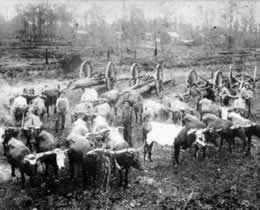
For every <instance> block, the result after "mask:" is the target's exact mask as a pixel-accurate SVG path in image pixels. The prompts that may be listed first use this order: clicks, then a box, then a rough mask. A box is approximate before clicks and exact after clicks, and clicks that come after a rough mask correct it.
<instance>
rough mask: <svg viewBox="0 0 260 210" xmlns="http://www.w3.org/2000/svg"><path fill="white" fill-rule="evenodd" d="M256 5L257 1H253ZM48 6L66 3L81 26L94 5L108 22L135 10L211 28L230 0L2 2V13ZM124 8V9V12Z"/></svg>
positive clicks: (147, 15) (259, 6)
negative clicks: (25, 6)
mask: <svg viewBox="0 0 260 210" xmlns="http://www.w3.org/2000/svg"><path fill="white" fill-rule="evenodd" d="M251 1H252V2H257V1H256V0H251ZM38 2H42V3H49V4H66V5H67V6H68V8H69V9H70V10H71V11H72V12H73V14H74V18H75V20H76V21H77V22H78V23H79V24H81V23H83V22H84V18H83V17H84V13H85V12H86V11H87V10H88V9H89V8H92V7H93V6H96V7H98V8H99V9H100V10H101V11H102V13H103V15H104V17H105V19H106V21H107V22H109V23H112V22H113V21H115V20H117V19H119V18H121V17H122V16H123V15H124V16H128V15H129V11H130V9H131V8H132V7H137V8H140V9H143V10H144V15H145V18H147V19H154V18H156V17H164V16H167V17H168V18H170V19H174V20H177V21H178V20H181V21H182V22H185V23H191V24H193V25H195V26H196V25H198V26H200V25H203V24H204V23H205V20H206V19H205V17H206V16H207V17H208V18H207V21H208V23H209V24H210V25H221V24H222V23H223V18H222V14H223V11H224V10H225V9H226V8H227V4H226V3H225V2H227V0H226V1H225V0H223V1H221V0H215V1H214V0H211V1H209V0H196V1H194V0H186V1H183V0H152V1H148V0H85V1H84V0H83V1H82V0H0V5H1V7H0V14H1V15H2V16H3V17H4V18H5V19H11V18H13V17H14V16H15V15H16V7H17V6H18V5H20V6H21V5H26V4H29V3H33V4H35V3H38ZM247 2H248V1H243V2H242V3H241V4H242V6H241V8H242V9H240V12H239V14H248V9H247V8H248V7H247V4H248V3H247ZM123 8H124V9H123ZM253 8H254V9H255V11H260V1H258V2H257V3H254V7H253ZM255 18H256V21H257V23H259V24H260V14H257V12H256V15H255Z"/></svg>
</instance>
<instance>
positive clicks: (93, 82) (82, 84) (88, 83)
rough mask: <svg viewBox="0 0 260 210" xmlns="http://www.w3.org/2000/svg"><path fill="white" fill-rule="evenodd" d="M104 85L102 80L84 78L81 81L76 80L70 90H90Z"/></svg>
mask: <svg viewBox="0 0 260 210" xmlns="http://www.w3.org/2000/svg"><path fill="white" fill-rule="evenodd" d="M103 84H105V81H104V78H102V77H101V78H84V79H81V80H77V81H76V82H74V83H73V84H72V88H71V89H72V90H75V89H79V88H90V87H93V86H98V85H103Z"/></svg>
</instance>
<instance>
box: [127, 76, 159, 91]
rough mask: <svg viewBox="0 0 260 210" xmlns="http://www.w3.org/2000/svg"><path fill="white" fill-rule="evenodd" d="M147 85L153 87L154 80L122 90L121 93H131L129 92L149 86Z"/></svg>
mask: <svg viewBox="0 0 260 210" xmlns="http://www.w3.org/2000/svg"><path fill="white" fill-rule="evenodd" d="M149 84H152V85H154V79H151V80H148V81H146V82H143V83H142V84H136V85H134V86H132V87H130V88H128V89H126V90H124V91H123V92H122V93H125V92H128V91H131V90H136V89H139V88H143V87H145V86H146V85H149Z"/></svg>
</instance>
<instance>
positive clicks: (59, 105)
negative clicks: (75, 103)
mask: <svg viewBox="0 0 260 210" xmlns="http://www.w3.org/2000/svg"><path fill="white" fill-rule="evenodd" d="M56 110H57V115H58V116H57V121H56V132H58V130H59V129H61V130H64V128H65V121H66V115H67V113H68V112H69V100H68V99H67V98H66V97H65V92H64V91H61V93H60V96H59V98H58V99H57V102H56Z"/></svg>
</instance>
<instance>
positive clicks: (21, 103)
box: [10, 96, 27, 118]
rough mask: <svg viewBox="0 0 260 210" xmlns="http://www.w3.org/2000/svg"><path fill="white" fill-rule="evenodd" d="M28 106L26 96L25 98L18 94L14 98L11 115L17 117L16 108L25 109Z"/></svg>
mask: <svg viewBox="0 0 260 210" xmlns="http://www.w3.org/2000/svg"><path fill="white" fill-rule="evenodd" d="M26 107H27V100H26V98H24V97H23V96H17V97H16V98H14V101H13V103H12V105H11V110H10V112H11V116H12V117H13V118H15V111H16V109H18V108H19V109H22V110H24V109H25V108H26Z"/></svg>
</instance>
